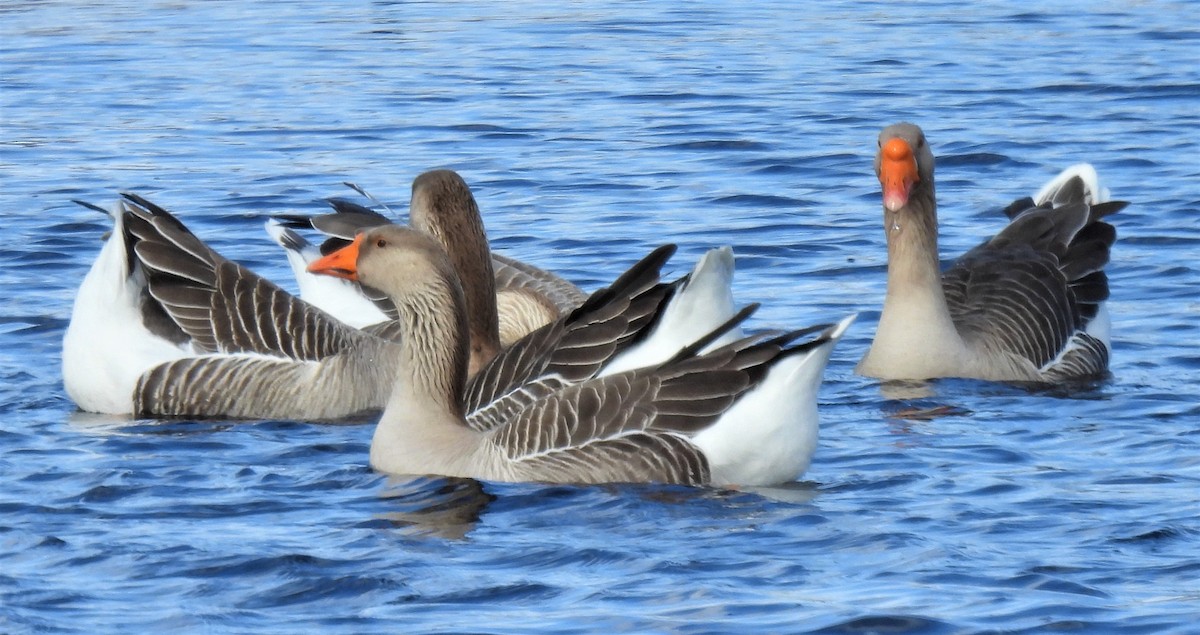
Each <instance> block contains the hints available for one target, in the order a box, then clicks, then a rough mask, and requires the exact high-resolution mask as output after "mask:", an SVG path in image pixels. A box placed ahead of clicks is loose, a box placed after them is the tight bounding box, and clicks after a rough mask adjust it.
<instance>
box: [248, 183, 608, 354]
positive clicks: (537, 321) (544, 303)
mask: <svg viewBox="0 0 1200 635" xmlns="http://www.w3.org/2000/svg"><path fill="white" fill-rule="evenodd" d="M329 203H330V204H331V205H332V206H333V208H334V211H333V213H330V214H319V215H314V216H304V215H296V214H282V215H278V216H276V217H275V218H274V219H272V220H270V221H268V224H267V232H268V233H269V234H271V236H272V238H274V239H275V241H276V242H277V243H279V244H280V246H282V247H283V248H284V249H285V250H286V251H287V253H288V261H289V263H290V264H291V265H292V271H293V274H294V275H295V276H296V279H297V281H298V283H299V285H300V296H301V297H302V298H304V299H305V300H307V301H309V302H312V303H313V304H315V305H317V306H319V307H321V308H322V309H325V310H326V311H328V312H329V313H331V314H332V315H334V316H336V317H338V318H339V319H341V320H342V321H344V322H346V323H348V324H352V325H361V324H374V323H378V322H381V321H384V320H386V319H391V318H394V317H395V311H394V309H392V308H391V307H390V306H389V304H388V302H387V300H386V298H385V297H384V296H383V295H382V294H380V293H378V292H376V291H373V290H371V289H369V288H367V289H363V288H361V287H360V286H358V285H354V284H346V283H345V282H344V281H343V282H341V283H340V284H339V283H338V282H337V281H334V280H331V279H329V278H328V277H323V276H315V275H313V274H311V273H309V272H307V271H305V269H304V267H303V266H301V263H304V265H307V263H308V262H311V261H312V259H313V257H314V256H313V254H314V253H315V252H317V249H316V248H314V247H311V246H309V245H307V241H304V240H303V239H302V238H299V237H298V236H296V235H295V234H294V233H291V232H289V231H288V230H290V229H297V228H312V229H316V230H318V231H320V232H322V233H324V234H325V235H326V236H327V240H325V241H324V243H323V244H322V245H321V247H320V251H322V252H326V253H328V252H330V251H333V250H334V249H337V248H339V247H342V246H344V245H345V244H347V243H349V242H350V240H352V239H353V238H354V235H355V234H357V233H358V232H359V231H361V230H363V229H366V228H369V227H376V226H379V225H386V224H390V223H391V222H392V221H391V220H389V219H388V218H387V217H386V216H383V215H382V214H379V213H378V212H375V211H374V210H372V209H370V208H367V207H364V206H362V205H358V204H356V203H353V202H351V201H347V200H344V199H339V198H335V199H329ZM409 224H410V225H412V226H413V227H414V228H416V229H419V230H421V231H424V232H426V233H428V234H430V235H432V236H433V237H434V238H436V239H437V240H438V241H439V243H440V244H441V245H442V248H443V249H445V250H446V253H448V254H449V255H450V259H451V261H452V262H454V265H455V267H456V268H457V269H458V271H459V275H460V276H461V279H462V283H463V288H464V291H466V294H467V306H468V310H469V312H470V313H469V315H470V319H471V331H472V341H473V342H478V344H477V346H482V347H484V348H487V349H489V350H491V351H492V352H493V353H494V352H495V351H496V350H499V348H500V347H503V346H507V345H508V344H511V343H512V342H514V341H516V340H518V339H520V338H521V337H522V336H524V335H525V334H527V333H529V332H530V331H532V330H534V329H536V328H538V327H540V326H542V325H543V324H547V323H549V322H550V321H552V320H554V319H556V318H558V317H559V316H560V315H562V314H563V313H565V312H567V311H570V310H571V309H573V308H575V307H577V306H579V305H580V304H581V303H582V302H583V300H584V298H586V297H587V295H586V294H585V293H584V292H583V291H581V290H580V289H579V287H576V286H575V285H574V284H571V283H570V282H568V281H566V280H564V279H563V278H561V277H559V276H556V275H554V274H552V273H550V272H548V271H545V270H543V269H540V268H538V267H535V266H533V265H530V264H528V263H524V262H521V261H519V260H516V259H513V258H510V257H507V256H504V255H502V254H498V253H492V252H491V251H490V248H489V246H488V241H487V236H486V233H485V231H484V226H483V218H482V216H481V215H480V213H479V205H478V204H477V203H476V202H475V197H474V196H473V195H472V193H471V189H470V187H469V186H468V185H467V183H466V181H465V180H463V178H462V177H461V176H460V175H459V174H458V173H457V172H454V171H453V170H431V171H428V172H424V173H422V174H421V175H419V176H417V178H416V179H414V180H413V185H412V198H411V200H410V203H409ZM489 256H490V258H489ZM321 278H325V281H323V282H313V279H321ZM489 297H494V298H495V300H494V301H493V300H488V299H487V298H489ZM364 298H366V299H367V300H370V301H369V302H364V301H363V300H364ZM493 323H494V324H495V325H496V326H489V325H491V324H493ZM491 330H495V331H496V332H495V333H491V332H489V331H491Z"/></svg>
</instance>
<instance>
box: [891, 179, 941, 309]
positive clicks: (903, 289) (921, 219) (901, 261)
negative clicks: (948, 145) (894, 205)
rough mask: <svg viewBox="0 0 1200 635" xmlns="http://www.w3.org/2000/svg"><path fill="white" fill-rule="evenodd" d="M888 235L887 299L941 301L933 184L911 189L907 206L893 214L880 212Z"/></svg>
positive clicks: (918, 185) (935, 203)
mask: <svg viewBox="0 0 1200 635" xmlns="http://www.w3.org/2000/svg"><path fill="white" fill-rule="evenodd" d="M883 226H884V232H885V233H886V235H887V247H888V278H887V280H888V282H887V297H888V298H889V299H891V298H894V297H899V296H901V295H909V294H912V293H914V292H915V293H920V294H923V295H924V294H927V295H929V296H933V297H937V298H941V300H940V303H941V305H942V307H943V308H944V306H945V302H946V301H945V297H944V295H943V293H942V273H941V264H940V263H939V261H938V238H937V231H938V230H937V227H938V223H937V199H936V197H935V196H934V185H933V182H932V180H926V181H922V182H921V183H919V184H917V186H916V187H914V188H913V191H912V195H911V196H910V197H909V199H908V204H907V205H905V206H904V207H902V208H900V209H899V210H896V211H895V212H892V211H889V210H887V209H886V208H885V209H884V210H883Z"/></svg>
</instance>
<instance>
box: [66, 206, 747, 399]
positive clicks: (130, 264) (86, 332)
mask: <svg viewBox="0 0 1200 635" xmlns="http://www.w3.org/2000/svg"><path fill="white" fill-rule="evenodd" d="M112 216H113V217H114V231H113V233H112V234H111V236H110V237H109V238H108V240H107V242H106V243H105V245H104V246H103V248H102V249H101V253H100V255H99V257H98V258H97V260H96V262H95V263H94V264H93V267H92V269H91V270H90V271H89V273H88V275H87V277H86V278H85V280H84V283H83V284H82V285H81V287H80V290H79V293H78V295H77V297H76V303H75V308H74V312H73V314H72V319H71V323H70V325H69V326H68V328H67V333H66V335H65V337H64V340H63V383H64V385H65V388H66V391H67V393H68V395H69V396H70V397H71V398H72V399H73V400H74V401H75V403H76V404H77V405H78V406H79V407H80V408H81V409H83V410H87V411H91V412H101V413H109V414H124V415H135V416H189V417H221V418H251V419H264V418H271V419H295V420H342V419H346V418H357V417H359V416H361V415H362V414H365V413H369V412H376V411H379V410H381V409H382V408H383V407H384V406H385V405H386V403H387V401H388V398H389V397H390V395H391V394H392V388H393V385H394V384H395V377H396V367H395V365H394V360H395V359H396V358H397V355H396V354H395V350H396V347H397V346H398V341H399V334H400V332H401V330H402V325H400V324H399V323H398V322H396V321H395V320H388V321H385V322H382V323H379V324H375V325H370V326H367V327H365V328H363V329H357V328H353V327H351V326H349V325H347V324H345V323H344V322H342V321H339V320H337V319H335V318H333V317H332V316H330V315H328V314H326V313H325V312H323V311H321V310H320V309H317V308H316V307H313V306H311V305H309V304H308V303H306V302H304V301H302V300H300V299H299V298H296V297H293V296H291V295H290V294H288V293H286V292H285V291H283V290H282V289H280V288H279V287H277V286H275V285H274V284H273V283H271V282H270V281H268V280H266V279H264V278H262V277H261V276H259V275H257V274H255V273H254V272H253V271H250V270H249V269H247V268H245V267H243V266H241V265H238V264H237V263H235V262H233V261H230V260H228V259H226V258H224V257H222V256H221V255H220V254H218V253H216V252H215V251H214V250H213V249H212V248H210V247H209V246H208V245H206V244H205V243H204V242H203V241H201V240H200V239H199V238H197V237H196V236H195V235H193V234H192V233H191V232H190V231H189V230H188V229H187V228H186V227H185V226H184V225H183V224H182V223H181V222H179V220H178V219H176V218H175V217H174V216H173V215H171V214H170V213H169V212H167V211H166V210H165V209H162V208H160V207H158V206H157V205H154V204H153V203H151V202H149V201H147V200H145V199H142V198H141V197H137V196H135V195H126V198H125V200H123V201H121V202H120V203H119V205H118V208H117V211H116V212H115V213H113V214H112ZM672 253H673V249H671V250H658V251H656V252H654V253H652V254H651V255H650V256H647V258H646V259H643V261H642V262H641V263H639V264H638V265H637V266H635V267H634V268H633V269H631V271H630V272H627V273H626V274H625V275H623V276H622V277H621V278H618V282H617V283H614V285H613V286H610V287H609V288H606V289H602V290H600V291H597V292H596V293H595V294H593V295H592V296H591V297H590V298H589V300H588V301H587V302H591V306H593V308H595V307H596V306H597V305H599V306H602V307H603V309H604V312H603V314H602V315H603V318H604V319H603V320H599V321H598V322H597V323H596V324H594V325H593V324H590V323H589V324H586V325H583V326H586V327H587V328H582V327H580V328H576V329H573V330H565V329H564V327H563V326H562V324H559V322H562V321H563V320H565V317H566V316H564V317H561V318H559V319H558V320H556V321H555V322H551V323H550V324H548V325H546V326H545V327H543V328H541V329H538V331H536V333H537V334H538V335H537V337H536V338H534V340H533V342H532V343H530V342H526V341H525V340H524V339H522V340H520V341H518V342H515V343H514V344H513V345H511V346H510V347H508V348H510V349H514V350H515V352H514V353H513V357H511V358H510V359H519V360H521V363H520V364H515V365H513V364H510V365H509V366H495V365H493V366H490V368H491V370H490V371H489V374H488V375H487V376H486V377H475V373H474V370H473V369H474V368H476V367H479V366H483V365H485V364H486V363H487V361H488V360H490V359H491V357H494V353H493V355H491V356H489V357H488V358H487V359H484V360H481V361H480V362H479V363H478V364H477V365H476V366H469V367H468V372H469V374H470V375H471V376H472V377H473V379H472V380H471V384H470V385H471V386H472V394H473V395H475V396H474V397H473V399H474V400H475V402H476V403H478V404H480V405H486V404H487V403H489V402H490V400H491V398H492V397H493V396H495V395H500V394H504V393H505V391H508V390H511V389H513V388H514V387H519V386H521V385H523V384H524V383H525V382H528V381H533V380H534V379H536V378H537V377H538V375H537V373H539V372H541V370H542V369H544V367H553V365H552V364H551V365H550V366H546V365H547V364H550V362H549V361H547V360H550V359H559V360H563V359H565V360H567V361H562V362H561V363H562V364H565V365H568V366H572V367H573V370H571V371H570V372H566V371H563V370H561V369H560V370H559V371H555V372H558V373H559V374H560V375H562V376H564V377H570V378H572V381H575V380H582V379H586V378H588V377H591V376H593V375H595V374H599V373H602V372H604V369H605V367H606V366H607V365H608V364H609V363H610V362H613V361H614V359H616V358H619V357H620V356H623V355H632V356H634V357H635V358H637V359H642V360H645V363H657V362H661V361H663V360H665V359H667V358H669V357H670V356H671V355H674V354H676V353H677V352H678V351H679V349H680V348H683V347H685V346H687V345H690V344H693V343H694V342H696V341H697V340H699V339H702V338H703V337H704V336H705V335H706V334H707V331H709V330H712V329H714V328H718V327H719V326H721V325H723V324H727V323H728V325H729V330H735V329H736V328H737V327H736V320H733V318H734V317H735V313H734V311H733V308H732V298H730V299H729V300H730V301H729V305H728V306H723V307H720V310H719V311H718V312H716V313H713V312H711V311H709V312H706V313H705V314H704V315H695V316H692V317H693V319H694V320H695V321H696V323H697V324H704V323H705V322H706V321H707V323H708V324H709V327H708V328H707V329H704V328H701V329H693V330H691V331H680V332H676V331H674V330H668V329H663V328H660V326H661V325H662V323H663V321H662V320H660V319H659V316H660V315H671V314H672V313H673V312H677V311H678V309H671V307H672V306H676V305H679V306H683V307H691V306H693V305H694V304H695V301H694V298H695V297H697V295H698V294H701V293H702V292H704V293H705V294H707V293H709V292H711V289H710V288H709V285H708V284H707V283H704V282H703V280H707V279H709V278H710V277H711V278H714V279H715V280H716V282H717V283H719V284H724V283H725V282H727V280H724V277H725V276H724V273H725V272H721V271H720V270H718V271H717V275H715V276H713V275H712V274H709V273H703V274H702V275H701V276H699V278H701V281H700V282H701V283H700V284H697V283H696V277H685V278H683V279H680V280H679V281H677V282H675V283H670V284H667V283H661V282H660V281H659V275H660V269H661V268H662V266H663V265H664V264H665V263H666V261H667V259H668V258H669V257H670V255H671V254H672ZM731 264H732V263H731V262H730V265H731ZM709 269H710V268H709V267H707V266H706V267H705V268H704V269H703V271H704V272H708V271H709ZM331 280H332V279H331ZM731 320H732V321H731ZM493 328H495V327H494V326H493ZM468 332H470V331H468ZM567 332H570V333H571V338H572V339H571V340H570V342H569V343H564V342H562V341H560V339H559V338H560V337H562V336H564V333H567ZM670 342H674V344H670ZM664 343H666V344H665V345H664ZM571 347H575V348H571ZM581 347H582V348H581ZM560 349H561V350H560ZM639 349H647V350H650V351H654V352H653V353H652V354H649V355H647V354H645V353H638V352H637V351H638V350H639ZM469 350H471V352H472V354H473V353H474V347H469ZM581 350H583V351H586V352H580V351H581ZM555 354H557V355H558V357H557V358H554V357H553V356H554V355H555ZM572 355H575V356H574V357H572ZM560 371H561V372H560ZM564 373H565V374H564Z"/></svg>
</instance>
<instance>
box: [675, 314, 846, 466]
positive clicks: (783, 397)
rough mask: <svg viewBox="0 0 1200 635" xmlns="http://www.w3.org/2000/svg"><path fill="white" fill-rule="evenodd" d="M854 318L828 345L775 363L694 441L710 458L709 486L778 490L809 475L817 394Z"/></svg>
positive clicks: (835, 331) (834, 329)
mask: <svg viewBox="0 0 1200 635" xmlns="http://www.w3.org/2000/svg"><path fill="white" fill-rule="evenodd" d="M856 317H857V314H855V315H851V316H849V317H847V318H845V319H843V320H842V321H841V322H839V323H838V324H837V325H836V326H834V327H832V328H831V329H830V337H831V339H830V340H829V341H828V342H826V343H824V344H822V345H821V346H819V347H817V348H815V349H813V350H811V351H808V352H807V353H802V354H796V355H792V356H791V357H788V358H787V359H784V360H782V361H780V362H779V363H777V364H776V365H775V366H774V367H773V368H772V369H771V370H770V371H768V373H767V377H766V378H765V379H764V380H763V382H762V383H761V384H760V385H759V386H758V387H757V388H755V389H754V390H752V391H751V392H749V393H747V394H746V395H745V396H743V397H742V398H741V399H740V400H739V401H738V402H737V403H736V404H734V406H733V408H731V409H730V410H729V411H728V412H726V413H725V414H724V415H722V416H721V418H720V419H718V420H717V422H716V423H715V424H713V425H712V426H711V427H709V428H708V429H706V430H704V431H703V432H701V433H700V434H698V435H696V436H695V437H693V438H692V442H693V443H695V444H696V445H697V446H698V447H699V448H700V450H701V451H703V452H704V455H705V456H706V457H708V462H709V465H710V467H711V468H712V484H713V485H732V484H737V485H776V484H779V483H784V482H787V481H792V480H795V479H796V478H797V477H798V476H800V475H801V474H803V473H804V471H805V470H807V469H808V466H809V464H810V463H811V462H812V456H813V453H814V452H815V451H816V448H817V436H818V427H819V425H818V424H819V417H818V415H817V393H818V391H819V390H820V388H821V379H822V377H823V376H824V373H825V365H826V364H827V363H828V362H829V354H830V352H832V351H833V347H834V345H836V344H837V342H838V340H840V339H841V337H842V335H843V334H844V333H845V332H846V329H847V328H849V326H850V324H851V323H853V322H854V319H855V318H856Z"/></svg>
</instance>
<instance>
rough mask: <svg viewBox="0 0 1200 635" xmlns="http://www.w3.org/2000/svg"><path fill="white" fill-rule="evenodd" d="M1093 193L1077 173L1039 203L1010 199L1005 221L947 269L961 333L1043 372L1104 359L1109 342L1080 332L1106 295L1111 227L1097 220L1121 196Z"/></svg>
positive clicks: (1097, 364) (1084, 367)
mask: <svg viewBox="0 0 1200 635" xmlns="http://www.w3.org/2000/svg"><path fill="white" fill-rule="evenodd" d="M1093 199H1094V194H1093V193H1091V192H1088V190H1087V187H1086V186H1085V184H1084V182H1083V180H1082V179H1080V178H1079V177H1073V178H1071V179H1068V180H1066V181H1065V182H1064V183H1063V184H1062V185H1061V186H1060V187H1059V188H1058V189H1057V190H1055V191H1053V192H1049V193H1047V195H1046V196H1045V202H1043V203H1042V204H1041V205H1035V204H1034V201H1033V199H1030V198H1025V199H1020V200H1018V201H1015V202H1014V203H1013V204H1012V205H1009V206H1008V208H1006V209H1005V210H1004V213H1005V214H1006V215H1007V216H1008V217H1009V218H1010V219H1011V221H1010V223H1009V224H1008V226H1006V227H1005V228H1004V229H1003V230H1002V231H1001V232H999V233H998V234H996V236H994V237H992V238H991V239H990V240H988V241H986V242H984V243H983V244H981V245H979V246H978V247H976V248H975V249H972V250H971V251H969V252H967V254H966V255H964V256H963V257H962V258H960V259H959V260H958V261H957V262H956V263H955V264H954V265H953V266H952V267H951V268H950V269H948V270H947V271H946V272H945V274H944V275H943V289H944V291H945V294H946V302H947V305H948V306H949V309H950V314H951V317H952V318H953V319H954V323H955V325H956V326H958V329H959V333H960V334H961V335H962V336H963V337H964V339H966V340H967V341H968V342H973V343H975V344H976V345H978V346H982V347H984V348H986V349H988V350H989V351H991V352H992V353H994V354H1001V355H1002V354H1016V355H1019V356H1020V357H1022V358H1024V359H1027V360H1029V361H1030V362H1031V363H1032V364H1033V365H1034V366H1035V367H1036V368H1040V369H1043V371H1044V372H1045V374H1046V375H1047V377H1051V376H1053V375H1054V374H1055V373H1060V374H1061V373H1073V372H1083V373H1084V374H1094V373H1095V372H1099V371H1102V370H1103V369H1104V368H1105V367H1106V366H1107V356H1108V351H1107V348H1106V347H1105V346H1104V344H1103V343H1102V342H1100V341H1099V340H1096V339H1095V338H1093V337H1091V336H1087V335H1086V334H1085V333H1083V332H1082V330H1083V329H1084V328H1086V326H1087V323H1088V322H1089V321H1090V320H1091V319H1093V318H1094V317H1095V316H1096V315H1097V312H1098V310H1099V306H1100V304H1101V303H1103V302H1104V301H1105V300H1106V299H1108V278H1107V276H1106V275H1105V273H1104V267H1105V265H1106V264H1108V260H1109V252H1110V250H1111V247H1112V245H1113V243H1114V242H1115V240H1116V230H1115V229H1114V228H1113V226H1112V225H1110V224H1108V223H1106V222H1104V221H1103V220H1102V219H1104V218H1105V217H1107V216H1109V215H1111V214H1114V213H1116V212H1117V211H1120V210H1121V209H1122V208H1124V207H1125V206H1126V205H1127V203H1125V202H1122V201H1113V202H1105V203H1098V204H1092V201H1093ZM1047 364H1050V367H1048V368H1043V367H1046V366H1047ZM1089 369H1096V370H1094V371H1093V370H1089ZM1084 371H1088V372H1084Z"/></svg>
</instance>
